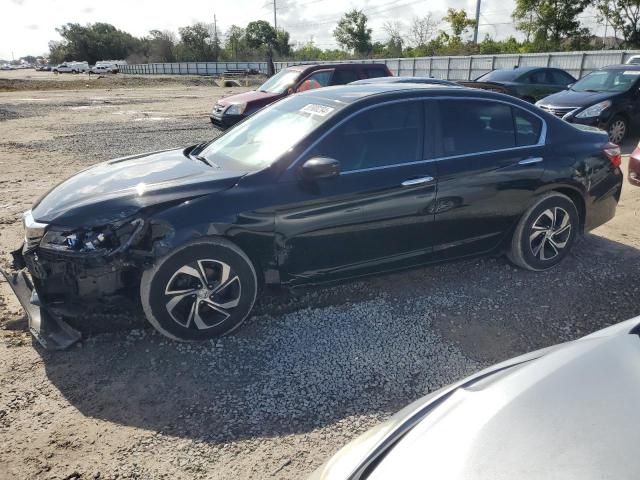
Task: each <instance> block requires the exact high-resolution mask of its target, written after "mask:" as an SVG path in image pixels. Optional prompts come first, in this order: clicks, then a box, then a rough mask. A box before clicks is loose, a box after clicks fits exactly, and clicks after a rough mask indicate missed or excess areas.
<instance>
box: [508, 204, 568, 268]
mask: <svg viewBox="0 0 640 480" xmlns="http://www.w3.org/2000/svg"><path fill="white" fill-rule="evenodd" d="M579 228H580V227H579V216H578V210H577V208H576V206H575V204H574V203H573V201H571V199H570V198H569V197H567V196H566V195H563V194H561V193H558V192H552V193H548V194H546V195H543V196H542V197H540V198H539V199H538V201H536V202H535V203H534V204H533V205H532V206H531V207H530V208H529V209H528V210H527V211H526V212H525V214H524V215H523V216H522V218H521V219H520V222H519V223H518V226H517V227H516V230H515V232H514V234H513V238H512V240H511V249H510V251H509V253H508V257H509V259H510V260H511V262H512V263H514V264H515V265H517V266H519V267H521V268H524V269H527V270H534V271H542V270H547V269H549V268H552V267H555V266H556V265H557V264H558V263H560V262H561V261H562V259H563V258H564V257H565V256H566V255H567V253H569V250H570V249H571V247H572V245H573V243H574V241H575V239H576V236H577V234H578V229H579Z"/></svg>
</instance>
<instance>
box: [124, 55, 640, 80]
mask: <svg viewBox="0 0 640 480" xmlns="http://www.w3.org/2000/svg"><path fill="white" fill-rule="evenodd" d="M639 54H640V51H637V50H636V51H622V50H600V51H590V52H553V53H526V54H521V55H518V54H507V55H471V56H459V57H416V58H387V59H374V60H348V61H343V62H276V63H275V67H276V70H277V71H278V70H281V69H282V68H286V67H287V66H290V65H295V64H300V63H384V64H386V65H387V67H389V70H391V71H392V72H393V74H394V75H400V76H412V77H415V76H427V77H435V78H442V79H445V80H473V79H475V78H477V77H479V76H480V75H482V74H483V73H487V72H489V71H491V70H494V69H496V68H513V67H516V66H518V67H556V68H561V69H563V70H566V71H567V72H569V73H570V74H571V75H573V76H574V77H576V78H580V77H582V76H583V75H585V74H587V73H589V72H591V71H593V70H596V69H598V68H601V67H605V66H607V65H615V64H620V63H625V62H626V61H627V60H628V59H629V57H631V56H632V55H639ZM239 71H254V72H260V73H264V74H266V73H267V64H266V63H265V62H178V63H143V64H129V65H122V66H120V72H122V73H129V74H138V75H224V74H225V73H226V72H234V73H237V72H239Z"/></svg>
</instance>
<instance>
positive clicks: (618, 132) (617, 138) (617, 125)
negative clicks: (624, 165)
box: [607, 115, 628, 145]
mask: <svg viewBox="0 0 640 480" xmlns="http://www.w3.org/2000/svg"><path fill="white" fill-rule="evenodd" d="M627 130H628V125H627V121H626V120H625V119H624V117H622V116H621V115H616V116H614V117H613V118H612V119H611V121H610V122H609V126H608V127H607V133H608V134H609V141H610V142H613V143H615V144H616V145H620V144H621V143H622V141H623V140H624V137H626V136H627Z"/></svg>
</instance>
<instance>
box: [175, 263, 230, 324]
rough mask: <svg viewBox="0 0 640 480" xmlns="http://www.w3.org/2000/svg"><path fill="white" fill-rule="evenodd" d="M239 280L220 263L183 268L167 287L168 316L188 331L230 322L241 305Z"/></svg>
mask: <svg viewBox="0 0 640 480" xmlns="http://www.w3.org/2000/svg"><path fill="white" fill-rule="evenodd" d="M241 293H242V292H241V285H240V278H239V277H238V275H236V274H235V272H234V271H233V270H232V269H231V267H230V266H229V265H228V264H226V263H224V262H221V261H219V260H213V259H201V260H196V261H194V262H191V263H189V264H187V265H183V266H182V267H180V268H179V269H178V270H177V271H176V272H175V273H174V274H173V275H172V276H171V279H170V280H169V282H168V283H167V286H166V288H165V291H164V294H165V305H166V309H167V312H168V313H169V316H170V317H171V318H172V319H173V320H174V321H175V322H176V323H178V324H179V325H181V326H183V327H185V328H195V329H198V330H206V329H209V328H212V327H215V326H217V325H220V324H221V323H222V322H224V321H225V320H227V319H228V318H229V317H230V316H231V313H232V311H233V309H234V308H236V307H237V306H238V304H239V303H240V296H241Z"/></svg>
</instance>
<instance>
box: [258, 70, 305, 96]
mask: <svg viewBox="0 0 640 480" xmlns="http://www.w3.org/2000/svg"><path fill="white" fill-rule="evenodd" d="M299 76H300V72H299V71H298V70H286V69H285V70H280V71H279V72H278V73H276V74H275V75H274V76H273V77H271V78H270V79H269V80H267V81H266V82H264V83H263V84H262V85H260V88H259V89H258V90H260V91H261V92H269V93H284V92H286V90H287V88H289V87H291V86H293V84H294V83H295V82H296V80H297V79H298V77H299Z"/></svg>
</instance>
